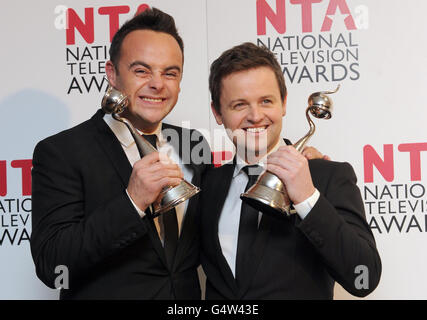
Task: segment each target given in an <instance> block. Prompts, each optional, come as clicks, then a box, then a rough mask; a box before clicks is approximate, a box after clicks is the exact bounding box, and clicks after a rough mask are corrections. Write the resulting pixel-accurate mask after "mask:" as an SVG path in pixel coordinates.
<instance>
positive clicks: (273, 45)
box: [0, 0, 427, 299]
mask: <svg viewBox="0 0 427 320" xmlns="http://www.w3.org/2000/svg"><path fill="white" fill-rule="evenodd" d="M4 2H5V3H4V7H5V8H7V10H2V11H0V19H1V20H0V21H2V28H1V29H0V35H1V39H2V42H3V44H4V46H3V50H1V53H0V55H1V59H2V62H3V63H2V75H3V81H2V85H1V86H0V112H1V114H2V117H1V126H0V136H1V146H2V148H1V153H0V223H1V224H0V261H2V263H1V264H0V283H1V286H0V299H56V298H57V297H58V292H57V291H56V290H51V289H48V288H46V287H45V286H44V285H43V284H42V283H41V282H40V281H39V280H38V279H37V277H36V275H35V272H34V265H33V262H32V259H31V254H30V249H29V240H28V239H29V235H30V234H31V188H30V185H31V177H30V169H31V158H32V152H33V148H34V146H35V144H36V143H37V141H39V140H40V139H42V138H44V137H46V136H49V135H51V134H54V133H56V132H59V131H61V130H63V129H66V128H70V127H72V126H74V125H76V124H78V123H80V122H82V121H84V120H86V119H87V118H89V117H90V116H91V115H92V114H93V113H94V112H95V111H96V110H97V109H98V108H99V103H100V100H101V97H102V92H103V90H104V89H105V86H106V83H102V77H103V72H104V70H103V66H104V64H105V61H106V60H107V59H108V54H106V53H107V52H108V48H109V44H110V32H114V30H115V28H114V27H115V25H116V24H120V25H121V24H122V23H123V22H124V21H126V20H127V19H129V18H131V17H132V16H133V14H134V13H135V12H136V10H137V9H138V7H140V5H150V6H155V7H158V8H159V9H161V10H164V11H166V12H168V13H170V14H171V15H172V16H174V17H175V20H176V23H177V26H178V29H179V31H180V33H181V35H182V37H183V39H184V43H185V66H184V78H183V82H182V87H181V94H180V99H179V102H178V104H177V105H176V107H175V109H174V111H173V112H172V114H171V115H170V116H168V119H167V121H169V122H171V123H174V124H177V125H182V126H186V127H190V126H191V127H193V128H198V129H200V130H201V131H202V132H203V133H205V134H206V136H207V137H208V138H209V139H210V141H211V146H212V147H213V149H214V150H215V151H221V150H222V144H221V143H220V142H221V141H222V140H223V139H222V138H220V137H219V135H218V133H217V130H218V129H220V127H219V126H217V125H216V123H215V121H214V119H213V117H212V115H211V112H210V108H209V103H210V99H209V91H208V84H207V78H208V72H209V65H210V63H211V62H212V61H213V60H214V59H215V58H216V57H217V56H218V55H219V54H220V53H221V52H223V51H224V50H225V49H228V48H229V47H231V46H234V45H236V44H239V43H241V42H244V41H251V42H254V43H258V44H259V45H261V44H265V45H267V46H269V48H270V49H271V50H272V51H273V52H274V53H275V54H276V56H277V58H278V61H279V63H280V64H281V65H282V67H283V69H284V74H285V77H286V81H287V86H288V105H287V115H286V117H285V119H284V129H283V135H284V136H286V137H288V138H290V139H291V140H293V141H296V140H297V139H299V138H300V137H301V136H302V135H304V134H305V133H306V131H307V130H308V125H307V123H306V120H305V115H304V112H305V108H306V106H307V105H306V104H307V98H308V96H309V95H310V94H311V93H312V92H314V91H322V90H332V89H335V87H336V86H337V84H338V83H340V84H341V89H340V90H339V91H338V92H337V93H336V94H334V95H333V96H331V98H333V100H334V104H335V110H334V114H333V117H332V119H331V120H329V121H320V120H319V121H316V125H317V130H316V133H315V135H314V137H313V138H312V140H311V141H310V144H311V145H314V146H316V147H317V148H318V149H320V150H321V151H322V152H323V153H325V154H328V155H330V156H331V157H332V158H333V159H334V160H337V161H348V162H350V163H351V164H352V165H353V167H354V169H355V171H356V174H357V176H358V179H359V181H358V184H359V187H360V189H361V192H362V196H363V198H364V200H365V208H366V214H367V220H368V222H369V224H370V226H371V228H372V230H373V232H374V235H375V238H376V241H377V246H378V249H379V252H380V255H381V258H382V263H383V274H382V278H381V282H380V284H379V286H378V288H377V289H376V291H374V293H372V294H371V295H369V296H368V297H367V299H426V298H427V293H426V291H425V290H424V288H425V287H426V286H427V275H426V274H425V272H424V270H425V269H426V268H427V257H426V256H425V255H424V242H425V241H426V232H427V194H426V190H425V189H426V186H427V183H426V182H427V152H423V151H427V142H426V141H427V139H426V135H425V133H423V131H424V132H425V129H424V128H425V127H424V123H425V119H426V118H427V108H426V106H425V102H424V99H423V98H424V92H425V84H426V83H427V72H426V71H427V59H426V52H427V43H426V41H425V40H424V37H425V34H426V32H427V23H426V22H425V17H424V12H425V11H426V10H427V3H426V2H425V1H422V0H411V1H403V0H376V1H366V0H365V1H363V0H311V1H309V0H302V1H301V0H262V1H256V0H234V1H227V0H205V1H200V0H181V1H172V0H157V1H145V2H144V1H125V2H120V4H118V3H117V2H116V1H108V0H103V1H98V0H97V1H91V2H90V4H87V1H83V0H76V1H73V2H72V3H68V4H67V3H64V2H61V1H58V0H48V1H42V2H37V3H36V2H34V3H33V2H31V3H30V2H28V3H25V10H22V7H23V5H22V3H21V2H18V1H11V0H4ZM66 8H70V9H72V10H73V11H74V12H75V14H74V15H73V14H71V16H73V17H74V18H71V17H70V19H69V20H70V21H68V23H69V31H68V33H67V31H66V27H67V19H66V18H65V17H66V15H65V9H66ZM107 13H109V14H107ZM118 13H120V14H118ZM85 14H86V15H85ZM92 17H93V19H92ZM72 19H74V20H72ZM79 20H81V25H80V26H78V27H77V28H74V27H73V26H74V25H75V23H74V22H76V21H77V22H78V21H79ZM91 21H93V23H92V22H91ZM73 33H74V39H75V41H73V39H72V34H73ZM214 131H215V135H214ZM229 147H230V145H228V148H229ZM220 148H221V149H220ZM335 298H337V299H352V298H353V297H351V296H350V295H348V294H347V293H346V292H345V291H344V290H342V289H341V288H340V287H339V286H337V288H336V295H335Z"/></svg>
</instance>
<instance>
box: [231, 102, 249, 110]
mask: <svg viewBox="0 0 427 320" xmlns="http://www.w3.org/2000/svg"><path fill="white" fill-rule="evenodd" d="M245 105H246V104H245V103H244V102H239V103H236V104H235V105H234V106H233V107H234V109H240V108H243V107H244V106H245Z"/></svg>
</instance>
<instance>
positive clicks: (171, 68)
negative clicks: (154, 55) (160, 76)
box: [164, 66, 181, 72]
mask: <svg viewBox="0 0 427 320" xmlns="http://www.w3.org/2000/svg"><path fill="white" fill-rule="evenodd" d="M171 70H176V71H178V72H181V67H180V66H170V67H167V68H165V70H164V71H171Z"/></svg>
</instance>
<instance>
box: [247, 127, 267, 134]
mask: <svg viewBox="0 0 427 320" xmlns="http://www.w3.org/2000/svg"><path fill="white" fill-rule="evenodd" d="M264 130H265V127H258V128H246V131H248V132H253V133H257V132H262V131H264Z"/></svg>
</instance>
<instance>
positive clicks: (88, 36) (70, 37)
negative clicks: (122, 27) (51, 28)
mask: <svg viewBox="0 0 427 320" xmlns="http://www.w3.org/2000/svg"><path fill="white" fill-rule="evenodd" d="M147 8H149V6H148V4H141V5H139V6H138V9H137V10H136V14H138V13H140V12H143V11H144V10H146V9H147ZM129 11H130V8H129V6H111V7H100V8H99V9H98V14H99V15H101V16H108V26H109V29H110V42H111V40H112V39H113V37H114V35H115V34H116V32H117V30H118V29H119V16H120V15H121V14H126V13H129ZM76 30H77V31H78V32H79V33H80V35H81V36H82V37H83V39H84V40H85V41H86V42H87V43H93V42H94V41H95V23H94V8H85V9H84V19H82V18H80V17H79V15H78V14H77V12H76V11H75V10H74V9H72V8H68V9H67V31H66V41H67V45H73V44H75V43H76Z"/></svg>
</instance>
